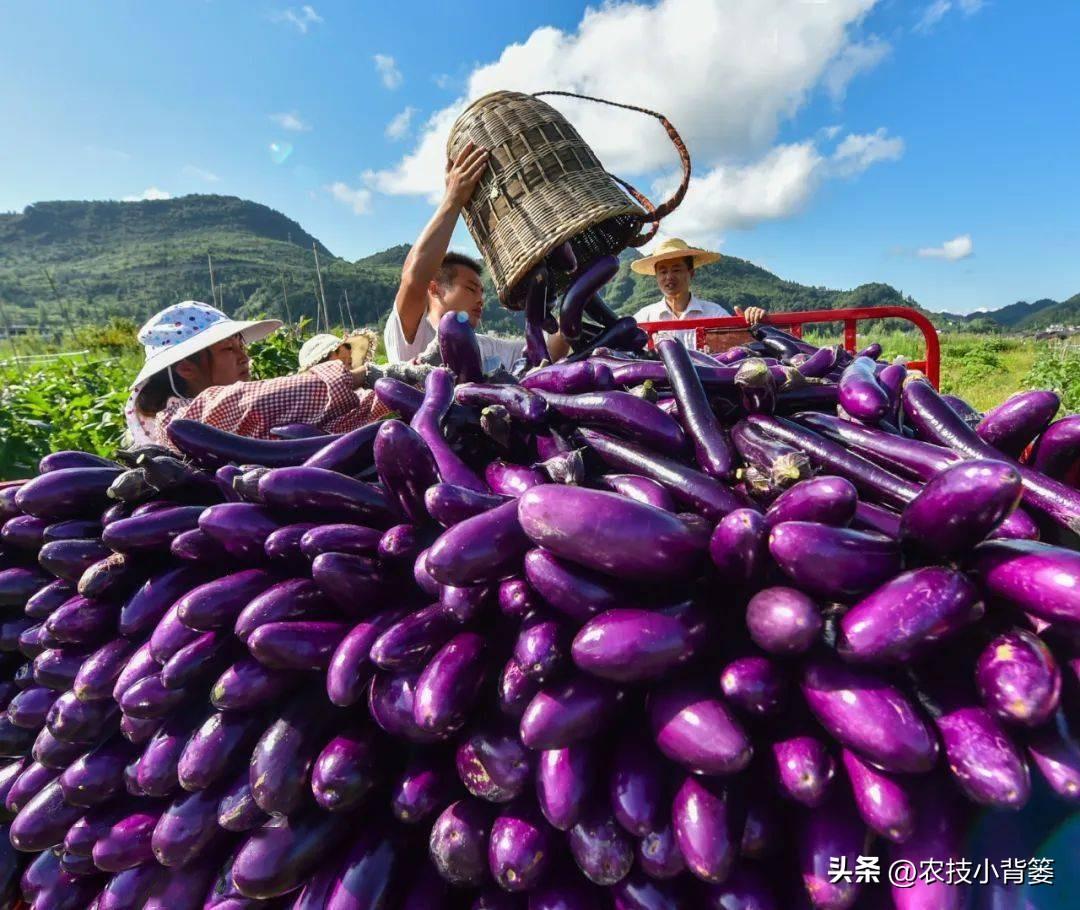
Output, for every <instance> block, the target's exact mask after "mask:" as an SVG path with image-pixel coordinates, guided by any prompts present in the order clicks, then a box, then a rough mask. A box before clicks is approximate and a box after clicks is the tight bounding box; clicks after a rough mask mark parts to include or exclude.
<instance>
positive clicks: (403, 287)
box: [394, 142, 488, 344]
mask: <svg viewBox="0 0 1080 910" xmlns="http://www.w3.org/2000/svg"><path fill="white" fill-rule="evenodd" d="M487 162H488V153H487V150H486V149H481V148H476V147H475V146H474V145H473V144H472V143H471V142H470V143H469V144H468V145H466V146H465V148H463V149H462V150H461V152H460V153H459V154H458V156H457V160H456V161H448V162H447V163H446V195H445V196H443V200H442V202H440V203H439V207H438V208H437V209H436V210H435V214H434V215H432V216H431V220H430V221H429V222H428V223H427V226H426V227H425V228H424V230H423V231H422V232H421V234H420V236H419V237H418V238H417V240H416V243H415V244H413V248H412V249H411V250H409V255H408V256H406V257H405V264H404V265H403V266H402V269H401V284H400V285H399V286H398V292H397V296H396V297H395V298H394V309H395V310H397V314H398V319H399V320H400V321H401V331H402V333H403V334H404V336H405V340H406V341H407V342H409V343H410V344H411V343H412V341H413V339H414V338H416V330H417V329H418V328H419V327H420V320H421V319H423V318H424V313H425V312H426V310H427V293H428V285H429V284H430V283H431V282H432V280H433V279H434V278H435V273H436V272H438V270H439V266H440V265H442V261H443V257H444V256H445V255H446V251H447V249H449V247H450V238H451V236H453V233H454V226H455V225H456V224H457V220H458V216H459V215H460V214H461V210H462V209H463V208H464V207H465V203H467V202H468V201H469V197H470V196H472V194H473V190H474V189H476V184H477V182H478V181H479V180H480V175H481V174H483V173H484V168H486V167H487Z"/></svg>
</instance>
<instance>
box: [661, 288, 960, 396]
mask: <svg viewBox="0 0 1080 910" xmlns="http://www.w3.org/2000/svg"><path fill="white" fill-rule="evenodd" d="M867 319H903V320H906V321H907V322H910V323H912V324H914V325H915V326H916V327H917V328H918V329H919V330H920V331H921V332H922V336H923V341H924V342H925V344H926V359H925V360H912V361H910V362H909V363H908V366H909V367H911V368H912V369H915V370H922V372H924V373H925V374H926V377H927V379H929V380H930V382H931V383H933V385H934V388H938V387H939V384H940V380H941V344H940V342H939V341H938V334H937V329H935V328H934V324H933V323H932V322H931V321H930V320H929V319H927V318H926V316H924V315H923V314H922V313H920V312H919V311H918V310H913V309H912V308H911V307H906V306H879V307H856V308H853V309H849V310H801V311H798V312H793V313H769V315H768V316H767V317H766V319H765V321H766V322H767V323H768V324H769V325H775V326H777V327H778V328H783V329H785V330H786V331H789V332H790V333H791V334H792V335H794V336H796V337H797V338H801V337H802V331H803V326H805V325H810V324H811V323H822V322H842V323H843V324H844V347H845V348H846V349H847V350H848V351H850V352H851V353H852V354H854V353H855V352H856V350H857V342H856V326H857V324H858V323H859V322H862V321H864V320H867ZM641 327H642V328H643V329H644V330H645V331H646V332H648V333H649V342H650V346H651V344H652V336H653V335H655V334H656V333H657V332H670V331H680V330H681V331H688V330H690V329H693V330H695V335H696V338H697V347H698V349H699V350H701V349H703V348H704V346H705V340H706V335H711V336H713V337H715V335H717V334H728V333H730V334H733V335H734V334H740V333H742V334H745V332H746V321H745V320H744V319H743V318H742V317H741V316H721V317H714V318H712V319H665V320H663V321H661V322H643V323H641ZM738 343H739V342H738V341H734V344H738Z"/></svg>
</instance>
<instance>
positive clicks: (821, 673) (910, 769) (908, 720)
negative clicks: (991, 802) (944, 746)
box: [802, 659, 938, 773]
mask: <svg viewBox="0 0 1080 910" xmlns="http://www.w3.org/2000/svg"><path fill="white" fill-rule="evenodd" d="M802 692H803V697H804V699H805V700H806V704H807V706H808V707H809V708H810V710H811V711H812V712H813V714H814V716H815V717H816V718H817V720H818V722H819V723H820V724H821V725H822V726H823V727H824V728H825V729H826V730H827V731H828V732H829V734H830V735H831V736H832V737H833V738H834V739H836V740H837V741H839V742H840V744H841V745H843V746H845V747H847V748H848V749H851V750H852V751H853V752H855V753H857V754H858V755H860V756H861V757H863V758H865V759H866V760H867V761H870V762H873V763H874V764H875V765H878V766H879V767H881V768H883V769H884V770H886V771H896V772H903V773H920V772H923V771H928V770H929V769H930V768H932V767H933V766H934V764H935V762H936V761H937V756H938V743H937V739H936V738H935V737H934V735H933V733H932V732H931V730H930V727H929V726H928V724H927V722H926V721H925V720H924V718H923V717H922V715H921V714H920V712H919V711H918V709H917V708H916V707H915V705H914V704H912V703H911V702H910V701H909V700H908V699H907V697H906V696H905V695H904V694H903V693H902V692H901V691H900V690H899V689H897V688H896V687H895V686H893V685H891V684H889V683H888V682H886V681H885V680H884V679H882V678H881V677H879V676H876V675H874V674H873V673H870V672H869V671H866V670H862V669H856V668H853V667H846V666H844V665H842V664H840V663H837V662H835V661H828V660H824V659H814V660H811V661H808V662H807V664H806V665H805V667H804V670H803V677H802Z"/></svg>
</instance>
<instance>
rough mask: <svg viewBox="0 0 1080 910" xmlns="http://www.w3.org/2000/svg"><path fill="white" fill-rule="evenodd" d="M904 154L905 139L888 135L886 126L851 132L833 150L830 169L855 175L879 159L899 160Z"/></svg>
mask: <svg viewBox="0 0 1080 910" xmlns="http://www.w3.org/2000/svg"><path fill="white" fill-rule="evenodd" d="M903 154H904V140H903V139H901V138H899V137H898V136H889V135H887V131H886V129H885V127H881V128H879V129H878V130H876V131H875V132H873V133H863V134H858V133H849V134H848V135H847V136H845V137H844V139H843V140H842V141H841V143H840V144H839V145H838V146H837V147H836V150H835V151H834V152H833V154H832V159H831V167H830V170H831V172H832V173H834V174H836V175H838V176H841V177H853V176H855V175H856V174H861V173H862V172H863V171H865V170H866V169H867V168H868V167H870V166H871V165H872V164H877V163H878V162H879V161H898V160H899V159H900V158H901V157H902V156H903Z"/></svg>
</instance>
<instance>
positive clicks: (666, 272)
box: [630, 237, 765, 347]
mask: <svg viewBox="0 0 1080 910" xmlns="http://www.w3.org/2000/svg"><path fill="white" fill-rule="evenodd" d="M720 258H721V256H720V254H719V253H713V252H710V251H708V250H703V249H700V248H698V247H693V246H690V245H689V244H688V243H687V242H686V241H685V240H680V239H678V238H677V237H672V238H671V239H669V240H663V241H661V242H660V243H658V244H657V245H656V248H655V250H654V252H653V254H652V255H651V256H644V257H642V258H641V259H636V260H634V261H633V262H631V263H630V268H631V269H633V270H634V271H635V272H637V273H638V274H639V275H654V276H656V283H657V285H658V286H659V288H660V293H661V294H663V295H664V296H663V297H661V298H660V300H658V301H657V302H656V303H650V304H649V305H648V306H645V307H642V308H641V309H640V310H638V311H637V312H636V313H635V314H634V319H636V320H637V321H638V322H667V321H672V320H676V319H711V318H715V317H718V316H730V315H731V312H730V311H729V310H727V309H726V308H725V307H722V306H721V305H720V304H718V303H713V302H712V301H711V300H703V299H702V298H700V297H695V296H694V295H693V294H692V293H691V291H690V282H691V281H693V278H694V270H695V269H698V268H700V267H701V266H703V265H709V264H710V263H712V262H717V261H719V260H720ZM735 315H736V316H742V317H743V318H744V319H746V321H747V323H749V324H750V325H757V324H758V323H759V322H761V320H762V319H764V318H765V311H764V310H763V309H762V308H761V307H756V306H752V307H747V308H746V311H745V312H744V311H743V310H742V308H741V307H735ZM661 334H663V335H664V336H665V337H674V338H677V339H678V340H679V341H681V342H682V343H683V344H685V345H686V346H687V347H694V345H695V334H696V333H695V332H694V330H693V329H687V330H686V331H684V332H663V333H661Z"/></svg>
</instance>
